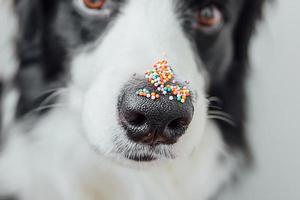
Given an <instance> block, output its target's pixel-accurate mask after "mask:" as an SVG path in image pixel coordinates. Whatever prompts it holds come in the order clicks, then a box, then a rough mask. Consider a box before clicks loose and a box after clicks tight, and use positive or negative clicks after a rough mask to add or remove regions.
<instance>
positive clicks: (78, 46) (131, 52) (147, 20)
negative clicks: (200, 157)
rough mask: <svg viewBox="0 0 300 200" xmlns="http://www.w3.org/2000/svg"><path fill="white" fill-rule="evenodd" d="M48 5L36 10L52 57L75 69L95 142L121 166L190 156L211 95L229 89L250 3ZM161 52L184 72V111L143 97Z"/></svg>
mask: <svg viewBox="0 0 300 200" xmlns="http://www.w3.org/2000/svg"><path fill="white" fill-rule="evenodd" d="M45 2H47V1H44V3H37V4H40V5H41V9H42V10H43V11H45V12H46V14H45V16H46V17H45V19H46V20H44V21H43V23H46V25H45V26H46V28H44V31H45V30H46V31H45V32H46V34H45V35H46V36H45V37H46V39H47V41H48V43H49V45H48V46H49V47H47V50H48V51H51V52H54V53H53V54H54V55H59V56H56V58H61V60H63V65H64V66H67V67H64V70H65V71H69V75H70V76H69V77H70V80H69V82H68V84H67V85H68V87H69V88H70V90H73V91H76V92H73V93H72V94H74V95H73V96H72V98H73V100H75V99H76V100H78V99H79V100H80V104H78V105H77V106H76V109H77V111H78V112H79V113H80V116H81V119H82V127H83V132H84V134H85V136H86V138H87V140H88V142H89V143H90V144H91V145H92V146H93V147H94V148H95V149H96V150H97V151H99V152H100V153H101V154H104V155H105V156H107V157H111V158H113V159H124V158H125V159H129V160H138V161H152V160H163V159H172V158H177V157H181V156H186V155H189V154H190V153H191V152H192V150H193V149H194V148H195V146H196V145H197V144H199V142H200V141H201V137H202V135H203V132H204V127H205V122H206V118H207V109H208V104H207V99H206V98H207V96H208V95H209V94H208V93H209V88H211V87H212V85H215V84H216V83H222V81H223V80H224V79H226V77H227V76H228V71H229V70H230V66H231V65H232V63H233V62H234V59H235V58H234V57H235V50H236V49H235V40H236V39H235V38H234V37H235V31H236V29H237V28H238V27H237V24H238V22H239V20H238V19H239V17H241V13H242V9H243V8H244V6H245V4H246V1H241V0H232V1H210V0H203V1H202V0H186V1H179V0H164V1H161V0H151V1H148V0H62V1H58V0H57V1H51V5H50V4H49V5H48V6H45V5H47V3H45ZM44 4H45V5H44ZM49 41H50V42H49ZM50 43H53V44H55V45H53V44H50ZM49 49H50V50H49ZM51 49H52V50H51ZM162 52H166V53H167V59H168V60H169V62H170V64H171V65H172V66H175V67H176V70H175V73H176V79H177V80H179V82H181V83H184V80H189V81H190V84H189V85H188V87H189V89H190V90H191V94H192V96H191V98H190V99H189V100H188V101H187V102H186V103H185V104H181V103H178V102H176V101H170V100H168V99H166V97H163V98H161V99H160V100H157V101H153V100H150V99H146V98H144V97H139V96H137V95H136V94H135V92H136V91H137V90H138V89H140V88H143V87H149V85H147V82H145V80H144V78H143V74H144V71H146V70H147V69H149V68H151V66H152V64H153V63H154V62H156V60H157V59H158V58H160V57H161V54H162ZM57 60H59V59H57ZM149 66H150V67H149Z"/></svg>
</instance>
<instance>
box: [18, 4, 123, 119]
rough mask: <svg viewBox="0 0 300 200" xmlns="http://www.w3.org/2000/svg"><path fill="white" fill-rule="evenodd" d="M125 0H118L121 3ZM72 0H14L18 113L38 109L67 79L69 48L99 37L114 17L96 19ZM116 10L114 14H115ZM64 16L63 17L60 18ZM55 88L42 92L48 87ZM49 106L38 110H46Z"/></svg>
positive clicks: (19, 116) (19, 114) (20, 115)
mask: <svg viewBox="0 0 300 200" xmlns="http://www.w3.org/2000/svg"><path fill="white" fill-rule="evenodd" d="M123 1H124V0H118V1H116V2H118V4H121V3H122V2H123ZM72 2H73V1H70V0H62V1H58V0H15V5H16V11H17V14H18V16H19V19H20V34H19V37H18V44H17V49H18V58H19V60H20V66H19V71H18V72H17V76H16V85H17V87H18V89H19V91H20V100H19V103H18V107H17V113H16V117H17V118H21V117H23V116H24V115H25V114H26V113H29V112H31V111H32V110H36V109H37V108H38V107H39V106H41V104H42V105H43V106H47V105H50V104H53V103H55V98H54V99H53V100H52V101H49V102H48V103H47V104H43V102H44V100H45V99H47V98H48V97H49V96H50V95H52V94H53V92H55V88H61V87H64V86H65V84H66V82H67V81H68V73H69V70H68V62H69V59H68V56H69V55H70V52H71V51H73V50H75V49H76V48H79V47H81V46H85V45H88V44H90V43H92V42H94V41H95V40H96V39H98V38H99V37H100V36H101V35H102V34H103V33H104V32H105V30H106V27H107V26H108V24H109V23H110V22H111V21H112V20H111V19H95V18H89V17H86V16H82V15H80V14H79V13H78V12H76V10H75V8H74V7H73V4H72ZM117 13H118V10H116V11H114V14H113V16H112V17H114V16H116V15H117ZM61 19H64V20H61ZM49 90H52V91H53V92H48V93H46V94H42V93H43V92H45V91H49ZM45 111H47V109H43V111H40V112H35V113H44V112H45Z"/></svg>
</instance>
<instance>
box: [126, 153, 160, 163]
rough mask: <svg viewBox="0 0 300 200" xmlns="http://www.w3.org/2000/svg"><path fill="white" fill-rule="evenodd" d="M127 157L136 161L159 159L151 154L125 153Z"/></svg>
mask: <svg viewBox="0 0 300 200" xmlns="http://www.w3.org/2000/svg"><path fill="white" fill-rule="evenodd" d="M125 157H126V158H127V159H129V160H132V161H136V162H151V161H154V160H157V158H155V157H153V156H150V155H141V156H131V155H125Z"/></svg>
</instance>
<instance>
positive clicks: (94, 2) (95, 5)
mask: <svg viewBox="0 0 300 200" xmlns="http://www.w3.org/2000/svg"><path fill="white" fill-rule="evenodd" d="M83 1H84V4H85V6H86V7H88V8H90V9H101V8H102V7H103V6H104V3H105V1H106V0H83Z"/></svg>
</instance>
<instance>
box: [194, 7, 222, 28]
mask: <svg viewBox="0 0 300 200" xmlns="http://www.w3.org/2000/svg"><path fill="white" fill-rule="evenodd" d="M197 20H198V23H199V24H200V25H201V26H202V27H205V28H210V27H211V28H214V27H218V26H219V25H221V24H222V22H223V16H222V13H221V11H220V10H219V9H218V8H217V7H216V6H213V5H212V6H207V7H205V8H203V9H201V10H200V11H199V12H198V14H197Z"/></svg>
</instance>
